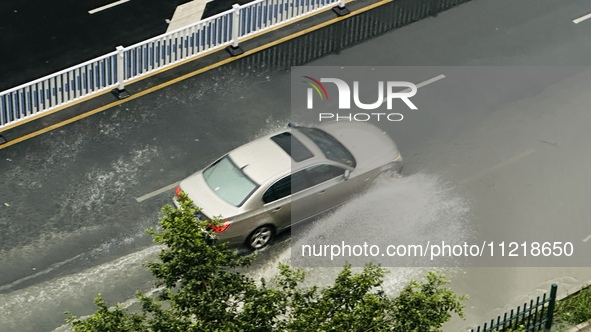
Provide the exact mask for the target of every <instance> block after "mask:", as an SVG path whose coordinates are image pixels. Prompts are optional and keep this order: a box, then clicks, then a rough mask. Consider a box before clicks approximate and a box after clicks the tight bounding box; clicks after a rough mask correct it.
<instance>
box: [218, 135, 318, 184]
mask: <svg viewBox="0 0 591 332" xmlns="http://www.w3.org/2000/svg"><path fill="white" fill-rule="evenodd" d="M229 156H230V158H231V159H232V161H233V162H234V163H235V164H236V166H237V167H238V168H240V169H242V171H243V172H244V173H245V174H246V175H247V176H248V177H249V178H250V179H251V180H253V181H254V182H256V183H257V184H259V185H262V184H264V183H266V182H268V181H274V180H276V179H277V178H279V177H282V176H285V175H287V174H289V173H291V172H292V170H296V169H300V168H303V167H306V166H308V165H310V164H313V163H315V162H317V161H318V160H325V157H324V155H323V154H322V152H321V151H320V150H319V149H318V147H317V146H316V145H315V144H314V143H313V142H312V141H311V140H310V139H308V138H307V137H306V136H305V135H303V134H301V133H299V132H298V131H297V130H294V129H292V128H287V129H285V130H282V131H279V132H275V133H273V134H270V135H266V136H264V137H261V138H258V139H256V140H254V141H251V142H249V143H246V144H244V145H242V146H240V147H238V148H236V149H234V150H233V151H231V152H230V153H229Z"/></svg>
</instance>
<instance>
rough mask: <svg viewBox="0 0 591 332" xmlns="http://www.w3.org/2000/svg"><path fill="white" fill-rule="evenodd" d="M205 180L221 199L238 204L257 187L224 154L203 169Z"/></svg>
mask: <svg viewBox="0 0 591 332" xmlns="http://www.w3.org/2000/svg"><path fill="white" fill-rule="evenodd" d="M203 177H204V178H205V182H206V183H207V185H208V186H209V188H211V190H213V191H214V192H215V193H216V194H217V195H218V196H219V197H220V198H221V199H223V200H224V201H226V202H228V203H230V204H232V205H234V206H240V205H242V204H243V203H244V201H245V200H246V199H247V198H248V197H249V196H250V195H251V194H252V192H253V191H254V190H255V189H256V188H257V184H256V183H254V182H253V181H252V180H251V179H249V178H248V176H246V174H244V172H242V170H241V169H240V168H238V167H237V166H236V164H234V162H232V160H231V159H230V157H228V156H225V157H223V158H222V159H220V160H218V161H217V162H215V163H214V164H212V165H211V166H209V167H208V168H207V169H205V171H203Z"/></svg>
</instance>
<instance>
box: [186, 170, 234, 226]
mask: <svg viewBox="0 0 591 332" xmlns="http://www.w3.org/2000/svg"><path fill="white" fill-rule="evenodd" d="M179 186H180V187H181V190H182V191H184V192H185V193H186V194H187V196H189V198H190V199H191V200H192V201H193V203H195V206H197V207H199V208H201V212H202V213H203V214H205V215H206V216H207V217H209V218H214V217H219V216H221V217H222V218H229V217H232V216H235V215H236V214H237V213H238V209H239V208H238V207H236V206H234V205H232V204H230V203H228V202H226V201H224V200H223V199H221V198H220V197H219V196H218V195H217V194H216V193H215V192H214V191H213V190H211V188H209V186H208V185H207V183H206V182H205V179H204V178H203V173H202V172H197V173H195V174H193V175H191V176H189V177H188V178H186V179H184V180H183V181H181V183H180V185H179Z"/></svg>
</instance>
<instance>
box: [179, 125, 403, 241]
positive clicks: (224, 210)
mask: <svg viewBox="0 0 591 332" xmlns="http://www.w3.org/2000/svg"><path fill="white" fill-rule="evenodd" d="M401 168H402V157H401V156H400V153H399V151H398V148H397V147H396V144H395V143H394V142H393V141H392V139H391V138H390V137H389V136H388V135H387V134H386V133H385V132H383V131H381V130H380V129H378V128H377V127H375V126H373V125H371V124H368V123H365V122H329V123H324V124H321V125H319V126H317V127H303V126H293V125H289V126H288V128H286V129H285V130H282V131H280V132H276V133H273V134H271V135H267V136H264V137H262V138H259V139H256V140H254V141H252V142H250V143H247V144H245V145H243V146H240V147H238V148H236V149H234V150H233V151H231V152H229V153H228V154H226V155H224V156H223V157H221V158H219V159H218V160H216V161H215V162H213V163H212V164H211V165H209V166H207V167H206V168H205V169H203V170H202V171H199V172H197V173H194V174H193V175H191V176H189V177H188V178H186V179H184V180H183V181H181V183H180V185H179V187H178V188H177V189H176V194H177V195H179V194H180V192H181V190H182V191H183V192H185V193H186V194H187V195H188V197H189V198H190V199H191V200H192V201H193V202H194V203H195V205H196V206H198V207H200V208H201V212H200V214H198V215H197V217H198V218H200V219H211V218H213V217H219V218H220V219H221V220H222V223H221V225H220V226H215V227H213V229H214V231H215V233H216V234H217V236H218V238H219V239H220V240H221V241H226V242H229V243H230V244H240V245H246V246H247V247H248V248H250V249H253V250H257V249H261V248H263V247H265V246H267V245H268V244H269V241H270V240H271V239H272V238H273V236H274V235H276V234H278V233H279V232H281V231H283V230H285V229H287V228H289V227H290V226H291V225H292V224H294V223H297V222H301V221H304V220H306V219H310V218H312V217H314V216H316V215H318V214H320V213H322V212H325V211H327V210H330V209H333V208H335V207H337V206H339V205H340V204H342V203H344V202H346V201H347V200H349V199H351V198H352V197H353V195H355V194H357V193H359V192H360V191H363V190H364V189H366V188H367V187H368V186H369V185H370V184H371V183H372V182H373V180H374V179H375V178H376V177H377V176H378V175H379V174H381V173H384V172H400V169H401ZM173 201H174V203H175V205H176V206H177V207H178V205H179V204H178V201H177V200H176V196H175V197H174V199H173Z"/></svg>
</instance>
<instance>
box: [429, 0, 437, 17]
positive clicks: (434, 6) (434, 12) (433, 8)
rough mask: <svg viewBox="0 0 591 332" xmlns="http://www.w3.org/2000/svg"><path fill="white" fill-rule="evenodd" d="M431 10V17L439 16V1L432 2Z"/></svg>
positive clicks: (431, 0)
mask: <svg viewBox="0 0 591 332" xmlns="http://www.w3.org/2000/svg"><path fill="white" fill-rule="evenodd" d="M429 2H430V8H429V13H430V15H431V16H433V17H437V14H439V0H430V1H429Z"/></svg>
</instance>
